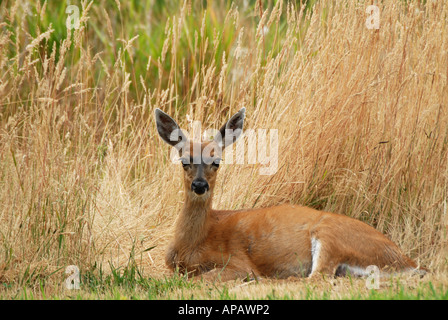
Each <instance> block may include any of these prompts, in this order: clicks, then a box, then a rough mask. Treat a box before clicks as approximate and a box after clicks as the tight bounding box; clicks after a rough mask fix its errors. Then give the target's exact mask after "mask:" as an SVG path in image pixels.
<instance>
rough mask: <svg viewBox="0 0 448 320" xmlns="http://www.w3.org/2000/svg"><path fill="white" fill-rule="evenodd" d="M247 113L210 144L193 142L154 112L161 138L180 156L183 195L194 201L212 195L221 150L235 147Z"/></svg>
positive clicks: (239, 115) (232, 120) (170, 120)
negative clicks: (184, 191) (182, 172)
mask: <svg viewBox="0 0 448 320" xmlns="http://www.w3.org/2000/svg"><path fill="white" fill-rule="evenodd" d="M245 112H246V109H245V108H242V109H241V110H240V111H238V112H237V113H236V114H235V115H233V117H232V118H230V120H229V121H227V123H226V124H224V125H223V126H222V127H221V129H220V130H219V133H217V134H216V136H215V137H214V138H213V140H212V141H206V142H202V141H192V140H190V139H188V138H187V136H186V135H185V134H184V132H182V130H181V129H180V127H179V125H178V124H177V123H176V121H174V120H173V118H171V117H170V116H169V115H167V114H166V113H164V112H163V111H162V110H160V109H156V110H155V117H156V124H157V131H158V133H159V135H160V137H161V138H162V139H163V141H165V142H166V143H168V144H169V145H171V146H173V147H174V148H176V149H177V151H178V152H179V160H180V162H181V163H182V166H183V169H184V183H185V188H186V191H187V192H189V195H190V196H191V197H192V198H193V199H197V200H204V199H207V198H209V196H210V195H211V194H212V193H213V189H214V186H215V181H216V175H217V173H218V169H219V164H220V161H221V156H222V152H223V150H224V149H225V148H226V147H227V146H229V145H231V144H232V143H234V142H235V141H236V140H237V139H238V138H239V137H240V136H241V134H242V132H243V124H244V116H245Z"/></svg>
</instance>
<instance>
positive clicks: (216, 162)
mask: <svg viewBox="0 0 448 320" xmlns="http://www.w3.org/2000/svg"><path fill="white" fill-rule="evenodd" d="M220 161H221V159H216V160H214V161H213V162H212V166H213V167H215V168H219V162H220Z"/></svg>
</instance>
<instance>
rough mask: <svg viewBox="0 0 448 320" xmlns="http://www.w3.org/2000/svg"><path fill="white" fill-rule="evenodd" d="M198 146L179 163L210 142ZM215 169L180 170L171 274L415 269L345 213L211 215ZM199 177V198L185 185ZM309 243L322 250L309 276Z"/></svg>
mask: <svg viewBox="0 0 448 320" xmlns="http://www.w3.org/2000/svg"><path fill="white" fill-rule="evenodd" d="M232 119H234V118H232ZM163 133H164V132H163V130H162V134H163ZM197 143H198V142H194V143H193V142H191V141H189V144H190V148H189V152H185V153H183V154H181V156H182V158H184V159H185V158H186V159H188V158H190V159H194V158H196V159H197V157H199V158H201V155H197V154H193V150H201V151H202V150H204V148H205V147H206V146H207V145H209V144H210V143H215V142H210V143H202V144H201V145H200V146H198V145H196V147H197V148H196V149H195V148H194V147H195V144H197ZM211 156H212V157H213V156H216V155H214V154H211ZM218 156H219V155H218ZM217 172H218V169H217V168H216V166H213V165H210V164H208V165H207V164H205V163H204V162H201V163H200V164H196V165H191V166H187V167H186V168H185V170H184V187H185V202H184V207H183V209H182V211H181V213H180V216H179V217H178V220H177V223H176V227H175V235H174V240H173V241H172V243H171V245H170V247H169V249H168V252H167V255H166V263H167V265H168V267H169V268H171V269H172V270H175V269H178V270H179V271H180V272H182V273H188V274H189V275H196V276H198V275H202V276H204V277H205V278H206V279H216V278H217V277H219V278H220V279H221V280H229V279H234V278H242V277H247V276H251V277H252V276H255V277H258V276H265V277H280V278H285V277H289V276H310V275H311V276H316V275H318V274H320V273H325V274H330V275H334V274H335V273H336V272H337V271H338V268H339V267H341V266H347V265H348V266H354V267H359V268H366V267H367V266H369V265H376V266H377V267H379V268H380V269H382V270H385V271H392V270H395V271H407V270H412V269H416V268H417V265H416V263H415V262H414V261H412V260H411V259H410V258H408V257H407V256H406V255H404V254H403V253H402V252H401V250H400V249H399V248H398V246H397V245H396V244H394V243H393V242H392V241H390V240H389V239H388V238H387V237H385V236H384V235H383V234H382V233H381V232H379V231H377V230H376V229H374V228H373V227H371V226H369V225H367V224H365V223H363V222H361V221H359V220H356V219H353V218H350V217H347V216H344V215H340V214H335V213H329V212H322V211H317V210H314V209H311V208H307V207H299V206H294V205H281V206H275V207H269V208H261V209H251V210H238V211H221V210H213V209H212V199H213V191H214V187H215V181H216V175H217ZM198 176H200V178H202V179H205V180H206V181H207V182H208V184H209V190H208V192H207V193H206V194H205V195H203V196H198V195H196V194H195V193H194V192H193V191H192V190H191V188H190V186H191V185H192V182H193V180H194V179H197V178H198ZM312 239H316V240H318V241H319V243H320V245H321V249H320V254H319V255H318V259H317V258H316V262H315V270H314V272H312V274H311V271H312V265H313V255H312ZM420 270H421V269H420Z"/></svg>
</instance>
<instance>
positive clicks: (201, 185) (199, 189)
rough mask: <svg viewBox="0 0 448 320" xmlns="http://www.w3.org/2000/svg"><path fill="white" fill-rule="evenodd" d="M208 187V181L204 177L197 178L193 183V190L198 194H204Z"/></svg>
mask: <svg viewBox="0 0 448 320" xmlns="http://www.w3.org/2000/svg"><path fill="white" fill-rule="evenodd" d="M208 189H209V186H208V183H207V181H205V180H204V179H196V180H193V182H192V183H191V190H192V191H193V192H194V193H196V194H199V195H201V194H204V193H205V192H206V191H208Z"/></svg>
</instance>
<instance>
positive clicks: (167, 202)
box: [0, 0, 448, 299]
mask: <svg viewBox="0 0 448 320" xmlns="http://www.w3.org/2000/svg"><path fill="white" fill-rule="evenodd" d="M69 3H70V5H74V6H75V7H76V8H78V9H79V25H78V27H77V28H75V29H72V30H70V29H68V28H67V25H66V22H67V18H69V22H73V21H75V20H74V19H75V18H76V17H75V14H76V10H75V9H74V8H73V7H72V8H71V9H72V10H67V8H68V7H67V5H66V3H65V1H62V2H60V1H42V0H38V1H22V0H3V1H1V2H0V71H1V72H0V247H1V249H0V298H1V299H42V298H45V299H52V298H55V299H65V298H70V299H72V298H74V299H98V298H101V299H122V298H125V299H132V298H136V299H147V298H151V299H173V298H185V299H190V298H198V299H202V298H205V299H233V298H249V299H255V298H261V299H447V298H448V291H447V290H448V279H447V276H446V275H447V273H448V235H447V232H448V215H447V206H448V204H447V198H448V86H447V84H448V20H447V19H446V17H447V15H448V4H447V3H445V2H444V1H431V2H428V3H426V1H395V0H385V1H382V2H381V4H378V6H379V9H380V16H379V17H380V25H379V29H369V28H367V26H366V19H368V17H369V15H368V13H366V8H367V6H368V5H369V4H370V2H369V3H367V2H365V1H351V0H347V1H329V0H328V1H325V0H322V1H319V0H317V1H306V2H305V4H300V2H286V1H259V0H257V1H254V0H241V1H234V2H230V1H226V2H225V1H185V2H183V1H169V2H164V1H158V0H144V1H137V0H130V1H119V0H115V1H105V0H97V1H91V2H89V1H75V0H73V1H69ZM241 107H246V108H247V122H246V124H245V126H246V128H252V129H258V128H263V129H277V130H278V133H279V144H280V146H279V154H280V157H279V163H278V171H277V173H276V174H275V175H272V176H262V175H259V174H258V169H259V167H260V165H259V164H257V165H252V164H244V165H226V164H224V165H223V166H222V168H221V170H220V176H219V179H218V181H217V184H216V190H217V194H216V195H215V198H214V207H215V208H225V209H238V208H248V207H249V208H250V207H264V206H269V205H276V204H280V203H285V202H289V203H294V204H301V205H306V206H310V207H313V208H316V209H320V210H326V211H332V212H337V213H341V214H346V215H348V216H351V217H355V218H357V219H360V220H362V221H365V222H366V223H368V224H370V225H372V226H374V227H375V228H377V229H378V230H380V231H381V232H383V233H385V234H386V235H387V236H388V237H389V238H390V239H392V240H393V241H394V242H396V243H397V244H398V245H399V246H400V247H401V248H402V249H403V251H404V252H405V253H406V254H408V255H409V256H410V257H412V258H413V259H415V260H416V261H417V262H418V263H419V264H420V265H422V266H425V267H427V268H429V269H430V270H431V274H430V275H428V276H427V277H425V278H423V279H420V278H406V277H404V278H399V279H391V280H387V281H384V282H382V285H381V288H380V289H379V290H367V288H366V286H365V280H364V279H347V278H343V279H340V278H337V279H322V281H320V282H319V281H318V282H315V283H313V282H309V281H308V282H307V281H306V280H303V279H288V280H266V279H265V280H262V281H260V282H259V283H255V282H252V283H247V284H242V283H237V284H235V283H227V284H219V285H212V286H211V285H207V284H205V283H201V282H191V281H189V280H186V279H184V278H183V277H182V276H178V275H172V274H170V273H169V272H168V270H167V268H166V267H165V265H164V253H165V249H166V247H167V244H168V243H169V241H170V239H171V238H172V236H173V225H174V222H175V220H176V216H177V213H178V212H179V210H180V208H181V206H182V200H183V189H182V187H181V183H182V181H181V168H180V166H175V165H173V164H172V163H171V162H170V159H169V149H168V147H167V146H166V145H165V144H164V143H163V142H162V141H161V139H160V138H159V137H158V135H157V131H156V128H155V122H154V118H153V114H154V109H155V108H160V109H162V110H164V111H166V112H167V113H169V114H170V115H172V116H173V117H174V118H175V119H176V120H177V121H178V122H179V123H180V124H181V126H182V128H185V129H191V126H192V123H193V120H199V121H202V123H203V124H204V127H205V128H218V127H219V126H220V125H221V124H222V123H224V122H225V121H226V120H227V119H228V117H229V116H230V115H231V114H233V113H234V112H236V111H237V110H239V109H240V108H241ZM241 181H244V183H241ZM69 265H75V266H77V267H78V268H79V270H80V279H81V287H80V289H79V290H66V289H65V288H64V280H65V279H66V278H67V275H66V273H65V270H66V268H67V266H69Z"/></svg>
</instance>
